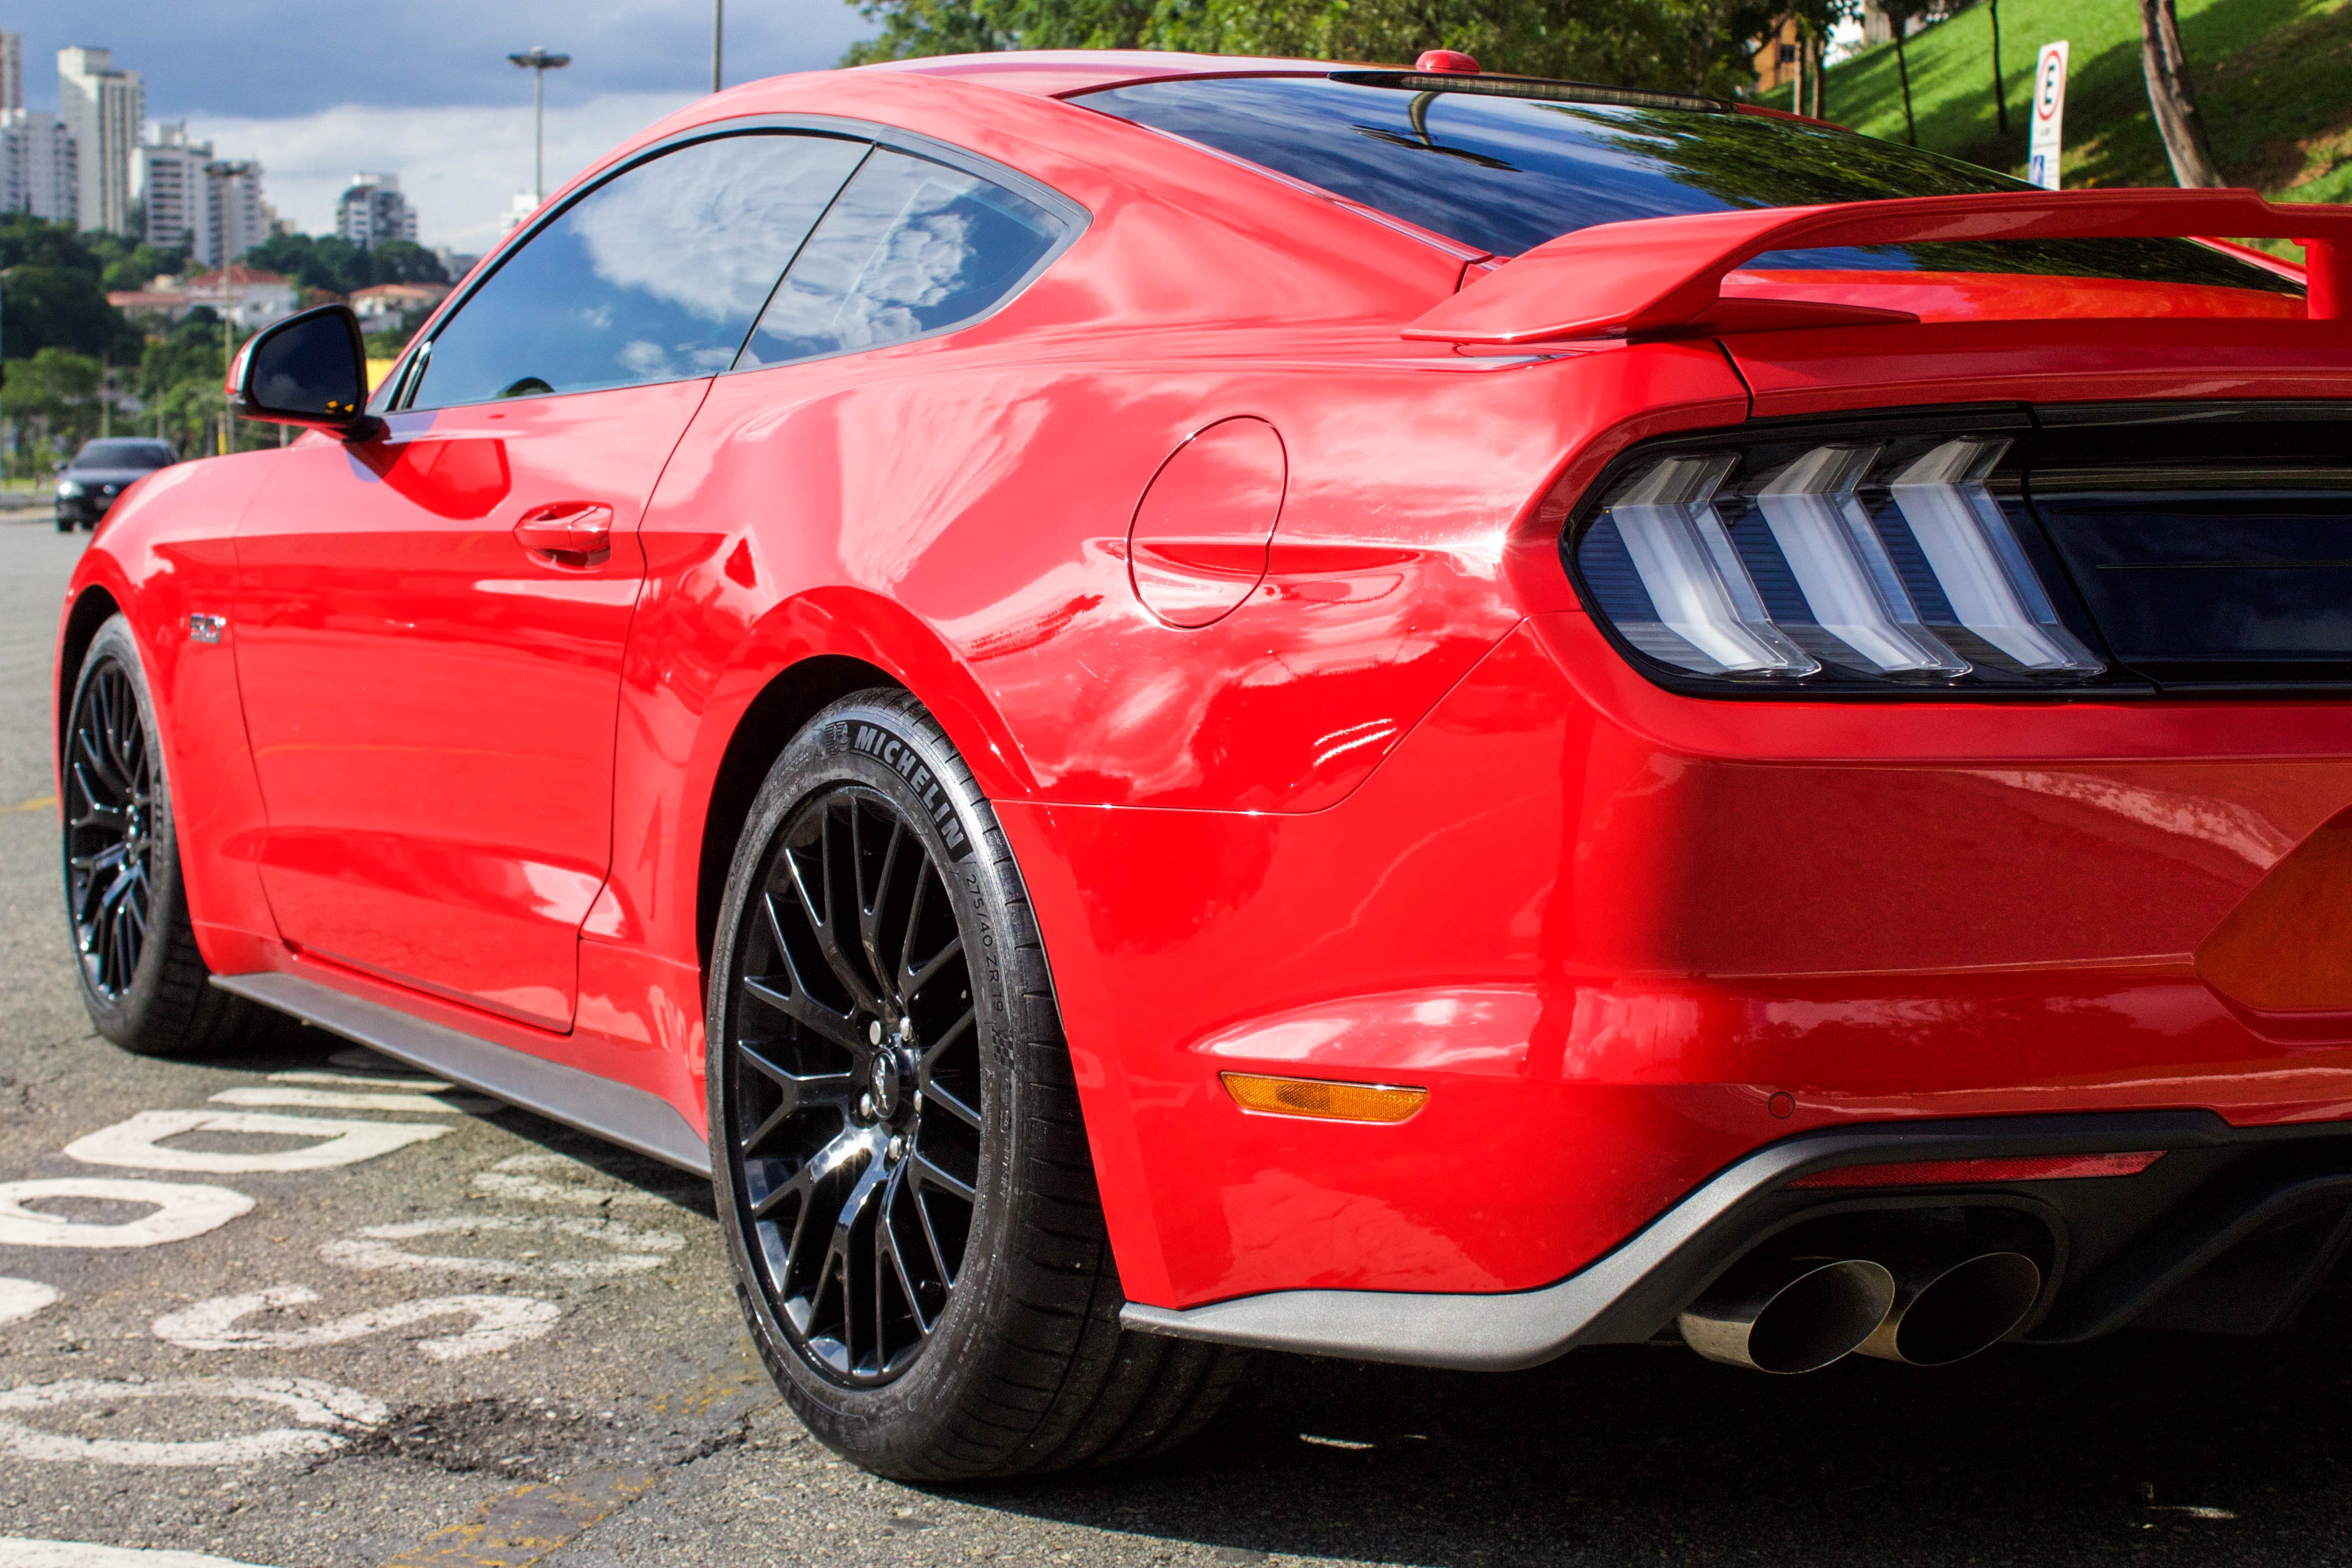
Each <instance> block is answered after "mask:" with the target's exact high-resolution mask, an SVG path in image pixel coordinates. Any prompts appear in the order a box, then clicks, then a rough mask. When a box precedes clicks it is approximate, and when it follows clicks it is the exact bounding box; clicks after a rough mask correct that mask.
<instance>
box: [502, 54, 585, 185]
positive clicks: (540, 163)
mask: <svg viewBox="0 0 2352 1568" xmlns="http://www.w3.org/2000/svg"><path fill="white" fill-rule="evenodd" d="M507 58H508V59H509V60H510V61H512V62H513V63H514V64H516V65H518V66H520V67H521V68H524V69H525V70H528V71H529V72H530V108H531V123H532V130H531V146H532V153H531V188H532V189H533V190H535V191H536V192H538V194H539V199H540V200H541V201H545V200H546V199H547V73H548V72H550V71H551V70H557V69H561V68H562V67H564V66H568V65H570V64H571V63H572V57H571V56H570V55H555V54H550V53H548V51H547V49H546V47H545V46H543V45H534V46H533V47H530V48H528V49H525V50H523V51H522V52H521V53H520V54H518V55H509V56H508V57H507Z"/></svg>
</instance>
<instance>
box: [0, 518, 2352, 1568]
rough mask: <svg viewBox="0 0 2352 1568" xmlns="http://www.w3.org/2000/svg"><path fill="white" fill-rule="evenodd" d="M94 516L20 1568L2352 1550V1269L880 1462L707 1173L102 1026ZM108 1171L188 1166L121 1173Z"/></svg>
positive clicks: (28, 1159) (8, 1535)
mask: <svg viewBox="0 0 2352 1568" xmlns="http://www.w3.org/2000/svg"><path fill="white" fill-rule="evenodd" d="M80 548H81V541H80V538H79V536H77V537H74V538H70V539H68V538H62V537H59V536H58V535H57V534H56V533H54V532H53V531H51V530H50V528H49V527H48V525H47V522H46V521H42V520H40V519H38V518H36V519H35V520H34V521H30V522H13V523H0V965H5V993H0V994H5V1009H0V1568H141V1565H142V1564H143V1565H145V1568H200V1564H199V1563H196V1562H195V1561H194V1560H191V1559H188V1558H185V1557H177V1558H175V1557H173V1556H170V1555H167V1554H165V1553H168V1552H181V1553H186V1552H198V1553H208V1554H212V1555H213V1556H215V1557H217V1558H222V1559H227V1560H229V1561H231V1562H235V1563H255V1564H268V1565H273V1568H326V1565H343V1564H351V1565H366V1568H376V1565H381V1564H397V1565H421V1564H434V1565H436V1568H479V1565H482V1564H500V1565H502V1568H517V1565H520V1564H522V1563H541V1564H544V1565H546V1568H616V1565H620V1564H631V1565H635V1564H654V1563H660V1564H664V1565H666V1568H667V1565H675V1564H689V1565H698V1564H705V1563H709V1564H730V1565H734V1564H746V1565H749V1564H765V1563H883V1564H896V1563H908V1564H914V1563H964V1562H971V1561H975V1560H994V1561H998V1562H1003V1563H1088V1564H1092V1563H1105V1564H1144V1563H1257V1562H1279V1563H1291V1562H1312V1563H1413V1564H1444V1565H1448V1568H1451V1565H1454V1564H1464V1565H1467V1564H1476V1563H1498V1564H1499V1563H1511V1564H1517V1563H1634V1562H1664V1561H1673V1562H1676V1563H1683V1562H1715V1561H1722V1562H1738V1563H1788V1564H1816V1563H1870V1564H1886V1563H2081V1562H2084V1561H2094V1560H2097V1561H2105V1560H2133V1561H2137V1560H2138V1559H2139V1558H2141V1557H2144V1556H2147V1555H2149V1554H2162V1555H2164V1556H2166V1557H2168V1558H2169V1559H2171V1560H2174V1561H2179V1562H2200V1563H2201V1562H2209V1561H2210V1562H2247V1563H2256V1562H2259V1563H2302V1562H2309V1563H2342V1562H2344V1561H2345V1560H2346V1559H2347V1555H2352V1530H2347V1523H2352V1487H2347V1473H2352V1472H2348V1470H2347V1461H2352V1442H2347V1436H2346V1431H2345V1426H2344V1425H2342V1424H2343V1423H2345V1421H2346V1413H2347V1384H2348V1383H2352V1377H2347V1369H2352V1302H2344V1301H2337V1300H2329V1301H2326V1302H2325V1303H2323V1305H2322V1306H2321V1307H2320V1308H2318V1309H2315V1310H2314V1312H2313V1313H2312V1314H2310V1315H2309V1316H2308V1317H2307V1318H2306V1320H2305V1323H2304V1325H2303V1326H2302V1327H2301V1328H2300V1329H2299V1330H2297V1331H2295V1332H2294V1333H2293V1334H2290V1335H2287V1336H2283V1337H2281V1338H2278V1339H2274V1340H2269V1341H2254V1342H2235V1341H2224V1340H2205V1339H2197V1338H2189V1337H2168V1336H2158V1335H2135V1336H2126V1337H2123V1338H2119V1339H2116V1340H2115V1341H2112V1342H2106V1343H2103V1344H2100V1345H2096V1346H2094V1347H2091V1348H2088V1349H2082V1350H2073V1351H2028V1350H2004V1351H2000V1352H1994V1353H1992V1354H1990V1355H1987V1356H1984V1357H1982V1358H1979V1360H1977V1361H1975V1362H1973V1363H1968V1364H1966V1365H1964V1366H1961V1367H1958V1368H1952V1369H1948V1370H1945V1371H1942V1372H1936V1373H1922V1372H1916V1371H1911V1370H1908V1369H1905V1368H1901V1367H1895V1366H1888V1365H1885V1364H1882V1363H1864V1362H1858V1361H1857V1362H1849V1363H1842V1364H1841V1365H1839V1366H1836V1367H1833V1368H1832V1369H1830V1370H1829V1371H1827V1372H1825V1373H1818V1374H1815V1375H1813V1376H1811V1377H1807V1378H1798V1379H1773V1378H1768V1377H1764V1376H1761V1375H1759V1374H1755V1373H1740V1372H1736V1371H1732V1370H1730V1369H1727V1368H1722V1367H1717V1366H1713V1365H1710V1364H1708V1363H1703V1362H1701V1361H1699V1360H1698V1359H1697V1358H1696V1356H1693V1355H1690V1354H1687V1353H1685V1352H1682V1351H1679V1350H1675V1349H1664V1348H1659V1349H1652V1348H1640V1349H1625V1350H1612V1351H1594V1352H1582V1353H1580V1354H1578V1355H1574V1356H1571V1357H1570V1358H1568V1359H1566V1360H1564V1361H1562V1362H1560V1363H1555V1364H1554V1365H1552V1366H1550V1367H1549V1368H1545V1369H1543V1370H1541V1371H1538V1372H1535V1373H1525V1374H1521V1375H1517V1376H1511V1377H1481V1376H1473V1375H1463V1374H1437V1373H1414V1372H1404V1371H1399V1370H1396V1369H1392V1368H1379V1367H1365V1366H1358V1365H1353V1364H1348V1363H1318V1362H1307V1361H1301V1360H1288V1359H1284V1358H1273V1357H1269V1358H1264V1359H1261V1360H1260V1361H1259V1362H1258V1363H1256V1371H1255V1376H1254V1377H1253V1378H1252V1379H1251V1380H1250V1383H1249V1385H1248V1387H1247V1389H1246V1391H1245V1393H1244V1396H1243V1398H1242V1399H1241V1400H1240V1401H1238V1402H1237V1404H1236V1405H1235V1406H1234V1409H1233V1410H1232V1411H1231V1412H1230V1413H1229V1414H1228V1415H1225V1416H1224V1417H1223V1418H1222V1419H1221V1420H1219V1421H1218V1422H1217V1423H1216V1424H1214V1425H1213V1426H1212V1427H1211V1428H1210V1429H1209V1430H1208V1431H1207V1432H1206V1433H1205V1434H1203V1435H1202V1436H1201V1437H1200V1438H1199V1439H1197V1440H1196V1441H1195V1442H1194V1443H1192V1445H1191V1446H1190V1447H1188V1448H1187V1449H1186V1450H1185V1451H1183V1452H1181V1453H1180V1454H1178V1455H1176V1456H1174V1457H1172V1458H1167V1459H1163V1460H1160V1461H1157V1462H1154V1463H1151V1464H1148V1465H1139V1466H1131V1467H1127V1468H1116V1469H1109V1470H1102V1471H1093V1472H1087V1473H1084V1474H1079V1475H1076V1476H1070V1477H1063V1478H1058V1479H1046V1480H1042V1481H1035V1482H1030V1483H1024V1484H1022V1485H1017V1486H1001V1487H990V1488H969V1489H933V1490H924V1489H912V1488H908V1487H901V1486H897V1485H893V1484H890V1483H887V1482H883V1481H877V1480H875V1479H871V1478H868V1477H866V1476H865V1475H863V1474H862V1473H860V1472H858V1471H856V1470H855V1469H853V1468H849V1467H848V1466H846V1465H844V1464H843V1463H841V1462H840V1461H839V1460H837V1459H835V1458H833V1457H832V1456H831V1455H830V1454H828V1453H827V1452H825V1451H824V1449H823V1448H821V1447H818V1446H817V1445H816V1444H815V1443H814V1442H813V1441H812V1440H810V1438H809V1437H808V1436H806V1434H805V1433H804V1432H803V1430H802V1429H801V1427H800V1426H799V1424H798V1423H797V1422H795V1421H794V1420H793V1417H792V1416H791V1415H790V1414H789V1413H787V1412H786V1411H785V1410H784V1409H783V1408H782V1405H780V1404H779V1403H778V1401H777V1399H776V1397H775V1395H774V1394H773V1392H772V1390H771V1389H770V1387H769V1386H768V1384H767V1382H766V1380H765V1378H764V1376H763V1374H762V1373H761V1372H760V1370H759V1368H758V1366H757V1364H756V1363H754V1362H753V1361H752V1360H751V1357H750V1352H749V1346H748V1344H747V1343H746V1342H745V1341H744V1340H743V1337H742V1334H741V1332H740V1329H739V1327H738V1326H737V1321H736V1315H735V1307H734V1303H733V1300H732V1298H731V1294H730V1289H729V1288H728V1284H727V1280H726V1269H725V1265H724V1262H723V1259H722V1258H721V1255H720V1251H719V1237H718V1230H717V1226H716V1225H715V1223H714V1222H713V1220H712V1217H711V1211H710V1206H709V1196H708V1194H707V1192H705V1191H703V1190H700V1189H698V1186H697V1184H693V1183H691V1182H688V1181H687V1180H685V1179H683V1178H680V1177H678V1176H677V1174H676V1173H670V1172H667V1171H666V1170H664V1169H662V1168H660V1167H657V1166H653V1165H650V1164H647V1163H644V1162H642V1161H638V1160H635V1159H634V1158H632V1157H629V1156H625V1155H621V1154H617V1153H614V1152H607V1151H604V1150H602V1149H600V1148H599V1147H597V1146H596V1145H593V1144H592V1143H590V1142H586V1141H585V1140H583V1139H580V1138H578V1137H576V1136H575V1135H572V1134H571V1133H568V1132H566V1131H563V1130H562V1129H561V1128H558V1127H555V1126H554V1125H552V1124H551V1123H548V1122H545V1121H540V1120H538V1119H537V1118H534V1117H532V1116H530V1115H527V1114H525V1113H523V1112H520V1111H515V1110H498V1109H495V1108H492V1107H489V1106H487V1105H484V1104H482V1103H480V1102H475V1101H470V1100H466V1099H465V1097H462V1096H459V1097H451V1096H448V1095H446V1094H444V1093H442V1092H440V1091H439V1090H438V1089H435V1088H434V1087H433V1086H431V1085H429V1084H419V1083H413V1082H412V1083H400V1082H387V1081H382V1080H385V1079H394V1078H397V1077H401V1076H404V1075H401V1074H399V1072H398V1070H397V1069H396V1068H393V1067H392V1066H391V1064H388V1063H385V1062H383V1061H382V1060H381V1059H380V1058H371V1057H369V1056H368V1055H367V1054H366V1053H364V1052H356V1051H353V1050H352V1049H351V1048H349V1047H343V1046H341V1044H340V1043H339V1042H337V1041H335V1040H333V1039H331V1038H329V1037H323V1036H317V1035H306V1036H304V1037H302V1039H301V1040H300V1041H299V1042H298V1043H297V1044H296V1045H294V1046H291V1047H278V1048H277V1049H275V1050H270V1051H264V1050H258V1049H257V1050H254V1051H251V1052H249V1053H246V1054H240V1055H235V1056H231V1057H228V1058H222V1059H218V1060H215V1061H210V1062H206V1063H205V1064H202V1065H181V1064H172V1063H159V1062H151V1061H144V1060H141V1059H139V1058H133V1057H130V1056H126V1055H124V1054H122V1053H121V1052H118V1051H116V1050H114V1049H113V1048H112V1047H109V1046H108V1045H107V1044H106V1043H105V1042H103V1041H102V1040H100V1039H99V1038H98V1037H96V1036H95V1035H94V1034H93V1033H92V1032H91V1030H90V1029H89V1026H88V1024H87V1023H86V1022H85V1021H84V1018H83V1016H82V1014H81V1010H80V1007H79V1004H78V1003H77V1001H76V999H75V994H74V990H73V985H72V977H71V972H70V970H69V968H68V962H69V961H68V952H67V945H66V942H65V937H64V921H63V918H62V915H61V912H60V909H59V904H60V899H59V895H58V889H57V868H56V856H57V848H56V844H57V826H56V814H55V808H54V805H53V804H52V803H50V802H49V801H48V800H47V796H48V795H50V793H51V784H50V780H49V775H48V761H47V754H48V753H47V739H46V735H47V729H46V725H47V711H48V710H47V676H48V659H49V641H50V637H51V635H52V632H53V628H54V625H55V619H56V612H57V605H58V597H59V594H60V592H61V589H62V587H63V584H64V582H65V579H66V575H67V574H68V571H69V570H70V568H71V563H72V560H73V557H74V554H75V552H77V551H79V549H80ZM322 1075H323V1076H322ZM343 1079H354V1080H360V1081H352V1082H346V1081H341V1080H343ZM385 1096H390V1097H393V1098H391V1099H388V1100H387V1099H383V1098H381V1097H385ZM372 1101H373V1103H371V1102H372ZM174 1113H176V1114H174ZM256 1116H260V1117H268V1116H294V1117H309V1118H314V1119H322V1120H326V1121H332V1122H337V1123H342V1124H345V1125H342V1126H338V1127H331V1128H329V1129H325V1130H323V1131H324V1132H331V1133H334V1134H337V1135H338V1136H341V1137H342V1138H343V1142H341V1143H340V1144H338V1145H337V1149H338V1150H339V1151H340V1152H344V1153H351V1154H356V1155H364V1156H365V1157H363V1158H357V1159H354V1160H353V1161H352V1163H343V1164H339V1165H329V1166H323V1167H320V1168H314V1169H290V1168H284V1167H287V1166H289V1165H291V1164H293V1163H294V1162H293V1160H292V1159H290V1158H289V1151H299V1150H300V1149H303V1148H305V1147H313V1146H318V1141H319V1139H320V1136H322V1131H321V1130H316V1129H313V1130H310V1131H305V1132H302V1133H301V1134H300V1135H299V1136H297V1135H292V1134H289V1133H288V1132H287V1131H283V1130H280V1131H258V1132H257V1131H254V1128H255V1127H256V1126H257V1125H258V1126H260V1127H262V1128H265V1129H266V1128H268V1125H269V1124H268V1123H267V1122H263V1123H258V1124H257V1123H254V1122H251V1121H244V1122H240V1121H236V1120H234V1119H236V1118H244V1117H256ZM206 1118H228V1119H231V1120H227V1121H212V1122H211V1123H210V1125H209V1126H207V1125H205V1119H206ZM126 1123H127V1124H128V1125H126ZM352 1123H358V1124H361V1125H360V1126H359V1127H358V1128H357V1129H356V1130H354V1129H353V1128H352V1126H350V1125H349V1124H352ZM190 1129H193V1130H190ZM93 1135H97V1136H95V1137H93ZM401 1139H406V1140H409V1141H408V1142H402V1143H401V1144H400V1146H398V1147H394V1148H391V1149H389V1150H388V1152H371V1150H372V1149H373V1148H374V1147H375V1146H376V1145H380V1144H383V1143H386V1142H393V1141H394V1140H401ZM85 1140H88V1142H84V1141H85ZM69 1146H71V1147H73V1149H74V1150H75V1152H73V1153H68V1152H67V1150H68V1147H69ZM207 1153H209V1155H210V1158H209V1159H207V1158H205V1155H206V1154H207ZM109 1162H112V1163H109ZM207 1165H209V1166H212V1167H215V1168H213V1169H203V1168H192V1167H204V1166H207ZM271 1167H278V1168H271ZM1495 1179H1496V1180H1498V1181H1507V1180H1509V1179H1510V1175H1509V1173H1508V1172H1496V1173H1495ZM28 1182H35V1183H37V1182H51V1183H63V1184H66V1185H65V1186H64V1187H62V1188H58V1187H50V1188H26V1187H25V1186H23V1185H21V1184H24V1183H28ZM110 1182H134V1183H142V1184H171V1187H172V1189H173V1190H171V1191H169V1192H163V1191H159V1189H158V1188H156V1187H155V1186H153V1185H147V1186H142V1187H137V1188H131V1189H127V1190H126V1189H121V1188H112V1189H110V1188H106V1187H104V1186H92V1185H90V1184H92V1183H101V1184H102V1183H110ZM126 1191H127V1192H128V1194H130V1195H131V1196H138V1197H142V1199H143V1201H139V1202H131V1201H126V1196H125V1194H126ZM163 1200H168V1201H163ZM159 1201H163V1206H161V1207H155V1206H152V1205H154V1204H156V1203H157V1202H159ZM11 1205H15V1206H14V1208H13V1209H12V1207H11ZM43 1215H47V1218H43V1217H40V1216H43ZM60 1222H65V1223H60ZM125 1222H140V1223H138V1224H134V1225H131V1226H129V1227H127V1228H117V1229H114V1230H112V1231H108V1230H106V1229H104V1228H102V1227H108V1226H115V1227H124V1226H125ZM69 1226H80V1227H83V1228H69ZM205 1227H208V1228H205ZM175 1230H176V1231H178V1232H185V1233H187V1234H184V1235H183V1236H180V1237H178V1238H176V1239H175V1238H174V1232H175ZM99 1239H103V1240H107V1241H110V1242H117V1243H120V1242H121V1241H125V1240H142V1241H144V1242H146V1243H147V1244H146V1245H137V1246H127V1245H110V1246H102V1247H101V1246H93V1245H88V1243H89V1242H91V1241H93V1240H99ZM26 1241H37V1242H44V1243H49V1244H50V1245H16V1243H21V1242H26ZM60 1242H63V1243H71V1245H56V1243H60ZM52 1293H54V1299H53V1300H52V1299H49V1298H50V1297H51V1294H52ZM44 1303H45V1304H44ZM15 1313H23V1314H25V1315H22V1316H14V1317H12V1314H15ZM28 1541H31V1542H80V1543H95V1544H96V1545H99V1546H106V1547H117V1548H145V1549H149V1550H150V1552H152V1553H153V1554H152V1555H139V1556H126V1557H121V1558H116V1557H111V1556H109V1555H106V1554H105V1553H103V1552H96V1551H92V1550H68V1551H64V1552H46V1551H44V1550H43V1549H37V1548H34V1547H28V1546H26V1545H25V1544H23V1543H24V1542H28Z"/></svg>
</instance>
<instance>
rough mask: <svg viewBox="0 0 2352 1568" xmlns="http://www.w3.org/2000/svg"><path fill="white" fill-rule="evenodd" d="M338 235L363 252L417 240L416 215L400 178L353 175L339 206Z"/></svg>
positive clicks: (337, 209)
mask: <svg viewBox="0 0 2352 1568" xmlns="http://www.w3.org/2000/svg"><path fill="white" fill-rule="evenodd" d="M335 232H336V233H337V234H339V235H341V236H342V237H344V238H345V239H348V240H350V241H351V242H352V244H353V245H356V246H358V247H360V248H361V249H362V250H365V249H367V248H369V247H373V246H378V245H382V244H383V242H384V241H386V240H388V239H408V240H413V239H415V237H416V212H415V208H413V207H411V206H410V205H408V198H407V197H405V196H404V195H401V194H400V176H399V175H397V174H353V175H352V183H351V185H350V187H349V188H348V189H346V190H345V191H344V192H343V194H342V197H341V200H340V201H338V202H337V203H336V204H335Z"/></svg>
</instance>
